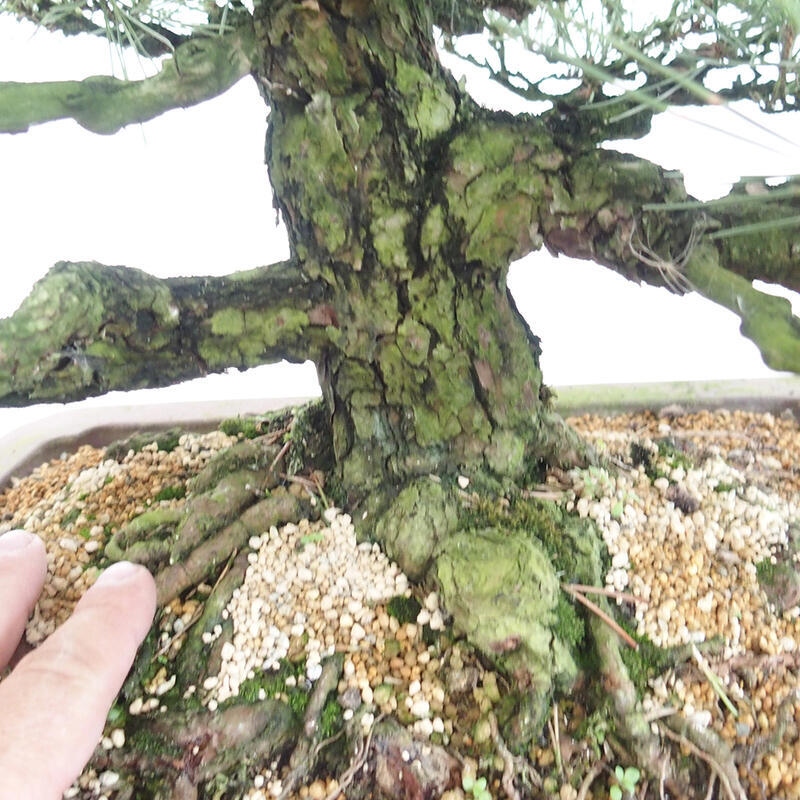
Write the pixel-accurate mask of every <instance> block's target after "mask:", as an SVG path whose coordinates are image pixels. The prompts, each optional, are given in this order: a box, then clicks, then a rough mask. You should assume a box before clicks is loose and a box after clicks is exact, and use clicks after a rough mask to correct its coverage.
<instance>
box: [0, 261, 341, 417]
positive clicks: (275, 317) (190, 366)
mask: <svg viewBox="0 0 800 800" xmlns="http://www.w3.org/2000/svg"><path fill="white" fill-rule="evenodd" d="M330 324H332V320H331V315H330V313H329V311H328V307H327V305H326V304H325V302H324V297H323V293H322V290H321V289H320V288H319V286H318V285H317V284H314V283H309V282H307V281H305V280H304V279H303V277H302V274H301V271H300V269H299V268H298V267H297V265H296V264H295V263H294V262H291V261H287V262H282V263H280V264H274V265H272V266H270V267H264V268H259V269H255V270H251V271H248V272H240V273H234V274H232V275H229V276H226V277H222V278H211V277H198V278H172V279H166V280H162V279H159V278H155V277H153V276H152V275H148V274H147V273H145V272H142V271H140V270H136V269H129V268H126V267H108V266H104V265H102V264H97V263H94V262H81V263H68V262H62V263H60V264H58V265H56V266H55V267H54V268H53V269H52V270H51V271H50V272H49V273H48V274H47V275H46V276H45V277H44V278H43V279H42V280H40V281H39V282H38V283H37V284H36V285H35V286H34V288H33V290H32V292H31V294H30V295H29V296H28V297H27V298H26V299H25V301H24V302H23V303H22V305H21V306H20V308H19V309H18V310H17V312H16V313H15V314H14V315H13V316H12V317H9V318H8V319H0V404H2V405H11V406H20V405H29V404H32V403H37V402H48V401H70V400H78V399H82V398H84V397H91V396H93V395H98V394H104V393H105V392H109V391H112V390H128V389H141V388H152V387H158V386H167V385H170V384H173V383H178V382H180V381H184V380H188V379H191V378H196V377H200V376H203V375H206V374H208V373H209V372H221V371H223V370H225V369H227V368H230V367H237V368H239V369H247V368H249V367H254V366H257V365H259V364H266V363H272V362H275V361H279V360H281V359H287V360H289V361H294V362H299V361H303V360H305V359H308V358H314V357H315V354H316V352H317V350H318V348H319V346H320V343H321V342H322V341H323V340H325V339H326V328H327V326H328V325H330Z"/></svg>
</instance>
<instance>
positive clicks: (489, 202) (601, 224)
mask: <svg viewBox="0 0 800 800" xmlns="http://www.w3.org/2000/svg"><path fill="white" fill-rule="evenodd" d="M557 142H558V144H557ZM560 143H561V139H560V138H559V137H555V140H554V138H553V136H552V134H551V133H550V129H549V126H546V125H545V124H544V123H543V121H542V120H539V119H536V118H532V117H527V118H526V117H524V116H520V117H516V118H513V119H510V118H508V117H505V116H502V115H493V116H485V117H484V118H483V119H479V120H476V121H475V122H473V124H472V125H470V126H468V127H465V129H464V130H463V131H462V132H460V133H459V135H458V136H457V137H456V138H454V139H453V141H452V142H451V145H450V151H449V160H448V161H447V162H445V165H444V180H445V187H446V192H447V207H448V210H449V213H450V214H452V215H454V216H455V218H456V220H457V222H458V223H459V224H455V225H454V224H451V225H448V226H447V227H448V229H451V230H454V229H458V228H459V227H460V228H461V229H462V230H463V234H462V236H463V238H462V242H463V243H462V248H463V255H464V257H465V260H466V261H467V262H468V263H469V262H473V261H479V262H481V263H482V264H484V265H485V266H487V267H494V268H495V269H498V270H503V269H505V266H506V265H507V264H508V261H509V260H510V259H512V258H519V257H521V256H523V255H525V254H526V253H528V252H530V251H532V250H535V249H538V247H539V246H540V245H541V244H542V242H544V244H545V245H546V246H547V248H548V249H549V250H550V252H552V253H553V254H555V255H559V254H564V255H567V256H570V257H573V258H582V259H588V260H591V261H595V262H596V263H598V264H602V265H604V266H606V267H609V268H610V269H613V270H614V271H616V272H619V273H620V274H621V275H623V276H624V277H626V278H628V279H630V280H634V281H636V282H642V281H643V282H646V283H650V284H652V285H654V286H661V287H666V288H668V289H670V290H671V291H673V292H676V293H677V294H683V293H685V292H688V291H692V290H697V291H698V292H700V293H701V294H702V295H704V296H705V297H707V298H708V299H710V300H713V301H714V302H715V303H719V304H720V305H722V306H724V307H725V308H728V309H730V310H731V311H733V312H734V313H735V314H737V315H738V316H739V317H740V318H741V320H742V326H741V331H742V334H743V335H744V336H746V337H748V338H749V339H751V340H752V341H753V342H754V343H755V344H756V346H757V347H758V348H759V350H760V351H761V354H762V356H763V358H764V360H765V361H766V363H767V364H768V365H769V366H770V367H772V368H773V369H778V370H790V371H792V372H800V320H798V319H797V318H796V317H794V316H793V314H792V310H791V306H790V304H789V302H788V301H787V300H784V299H781V298H777V297H773V296H771V295H766V294H764V293H762V292H759V291H757V290H756V289H754V288H753V287H752V285H751V283H750V282H751V281H752V280H753V279H756V278H760V279H762V280H766V281H768V282H773V283H780V284H781V285H783V286H785V287H787V288H793V289H797V288H798V286H800V235H798V229H800V188H799V187H798V186H797V182H794V181H790V182H788V183H785V184H782V185H780V186H778V187H776V188H774V189H769V188H768V187H766V186H764V184H763V183H761V182H758V181H755V182H754V181H746V182H745V183H743V184H741V185H739V186H737V187H734V191H733V192H732V193H731V194H730V195H729V196H728V197H726V198H722V199H720V200H715V201H711V202H708V203H702V202H700V201H697V200H694V199H692V198H690V197H689V196H688V195H687V194H686V191H685V189H684V186H683V180H682V177H681V175H680V174H677V173H674V172H669V171H667V170H664V169H663V168H662V167H660V166H658V165H657V164H654V163H652V162H650V161H647V160H645V159H642V158H637V157H635V156H629V155H623V154H620V153H616V152H612V151H606V150H600V149H590V150H588V151H586V152H584V153H583V154H581V153H580V151H578V152H577V153H575V152H573V151H572V149H571V148H570V149H567V150H562V149H561V148H560V147H559V145H560ZM569 144H572V145H577V142H571V143H569ZM434 219H436V215H435V214H434V213H433V212H431V213H430V214H429V218H428V221H427V222H426V224H425V226H423V237H422V242H423V248H424V246H425V244H426V241H427V239H426V234H425V228H426V227H429V226H431V220H434ZM737 273H741V274H737Z"/></svg>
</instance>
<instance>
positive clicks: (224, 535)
mask: <svg viewBox="0 0 800 800" xmlns="http://www.w3.org/2000/svg"><path fill="white" fill-rule="evenodd" d="M310 512H311V507H310V505H309V504H308V503H306V502H305V501H304V500H302V499H300V498H297V497H295V496H294V495H293V494H291V493H289V492H287V491H286V490H284V489H276V490H275V491H274V492H273V493H272V494H271V495H270V496H269V497H268V498H266V499H265V500H262V501H261V502H260V503H256V505H254V506H251V507H250V508H248V509H247V510H246V511H245V512H244V513H243V514H242V515H241V516H240V517H239V519H237V520H236V521H234V522H233V523H231V524H230V525H228V526H227V527H226V528H223V530H221V531H219V532H218V533H215V534H214V536H213V537H212V538H210V539H207V540H206V541H205V542H203V544H201V545H200V546H198V547H196V548H195V549H194V550H193V551H192V552H191V553H190V554H189V556H188V557H187V558H186V559H185V560H184V561H183V562H180V563H177V564H172V565H171V566H168V567H165V568H164V569H162V570H161V571H160V572H159V573H158V575H156V589H157V597H158V604H159V605H166V604H167V603H169V602H170V600H173V599H174V598H175V597H178V595H180V594H181V593H182V592H184V591H186V590H187V589H188V588H189V587H190V586H194V585H195V584H197V583H199V582H200V581H203V580H205V579H206V578H208V577H210V576H211V575H213V574H214V573H215V572H216V570H217V569H218V568H219V565H220V564H222V563H224V562H225V561H226V560H227V559H228V558H229V557H230V555H231V553H233V551H234V550H236V549H238V548H241V547H244V546H245V545H246V544H247V540H248V539H249V538H250V537H251V536H256V535H260V534H262V533H263V532H264V531H268V530H269V529H270V528H271V527H272V526H273V525H282V524H285V523H287V522H292V521H293V520H298V519H302V518H303V517H305V516H307V515H308V514H309V513H310Z"/></svg>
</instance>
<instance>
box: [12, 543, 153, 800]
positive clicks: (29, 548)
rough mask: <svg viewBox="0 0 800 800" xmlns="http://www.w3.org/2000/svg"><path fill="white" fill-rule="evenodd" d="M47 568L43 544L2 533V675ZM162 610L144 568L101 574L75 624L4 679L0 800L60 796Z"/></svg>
mask: <svg viewBox="0 0 800 800" xmlns="http://www.w3.org/2000/svg"><path fill="white" fill-rule="evenodd" d="M46 572H47V559H46V554H45V548H44V544H43V543H42V540H41V539H39V538H38V537H37V536H34V535H33V534H30V533H27V532H25V531H11V532H9V533H6V534H5V535H3V536H0V669H2V667H4V666H5V665H6V664H7V663H8V662H9V660H10V659H11V656H12V655H13V653H14V650H15V648H16V646H17V643H18V642H19V640H20V638H21V636H22V634H23V632H24V630H25V623H26V621H27V619H28V615H29V614H30V612H31V610H32V609H33V606H34V605H35V603H36V599H37V598H38V596H39V593H40V592H41V589H42V585H43V584H44V579H45V575H46ZM155 608H156V590H155V583H154V581H153V578H152V576H151V575H150V573H149V572H148V571H147V570H146V569H145V568H144V567H141V566H138V565H134V564H130V563H128V562H120V563H118V564H114V565H112V566H111V567H109V568H108V569H107V570H105V572H103V573H102V574H101V575H100V577H99V578H98V579H97V581H96V582H95V584H94V586H92V587H91V588H90V589H89V590H88V591H87V592H86V594H85V595H84V596H83V597H82V598H81V600H80V602H79V603H78V604H77V606H76V607H75V611H74V612H73V614H72V616H71V617H70V619H68V620H67V621H66V622H65V623H64V624H63V625H62V626H61V627H60V628H58V630H56V631H55V633H53V634H52V636H50V637H49V638H48V639H47V640H46V641H45V642H44V643H43V644H42V645H41V646H40V647H38V648H37V649H36V650H33V651H32V652H30V653H28V655H26V656H25V657H24V658H23V659H22V660H21V661H20V662H19V664H18V665H17V666H16V667H15V668H14V670H13V671H12V673H11V674H10V675H9V676H8V677H7V678H5V679H3V680H2V681H0V800H20V798H24V799H25V800H49V798H61V796H62V794H63V792H64V791H65V789H67V788H68V787H69V785H70V784H71V783H72V781H73V780H74V779H75V777H76V776H77V775H79V774H80V771H81V770H82V769H83V767H84V765H85V764H86V762H87V761H88V759H89V757H90V756H91V754H92V752H93V750H94V748H95V747H96V745H97V743H98V741H99V739H100V736H101V734H102V732H103V725H104V723H105V719H106V714H107V713H108V709H109V708H110V706H111V703H112V702H113V701H114V698H115V697H116V694H117V692H118V691H119V688H120V686H121V685H122V682H123V681H124V680H125V676H126V675H127V673H128V670H129V669H130V666H131V664H132V663H133V659H134V657H135V655H136V650H137V649H138V647H139V645H140V644H141V642H142V640H143V639H144V637H145V635H146V634H147V631H148V629H149V627H150V624H151V623H152V621H153V615H154V614H155Z"/></svg>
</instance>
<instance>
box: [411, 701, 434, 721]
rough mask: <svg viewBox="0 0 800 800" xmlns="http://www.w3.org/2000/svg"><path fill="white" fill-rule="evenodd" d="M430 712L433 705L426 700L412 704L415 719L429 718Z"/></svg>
mask: <svg viewBox="0 0 800 800" xmlns="http://www.w3.org/2000/svg"><path fill="white" fill-rule="evenodd" d="M430 711H431V704H430V703H429V702H428V701H427V700H425V699H424V698H420V699H419V700H415V701H414V702H413V703H412V704H411V713H412V714H413V716H415V717H420V718H422V717H427V716H428V714H429V713H430Z"/></svg>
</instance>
